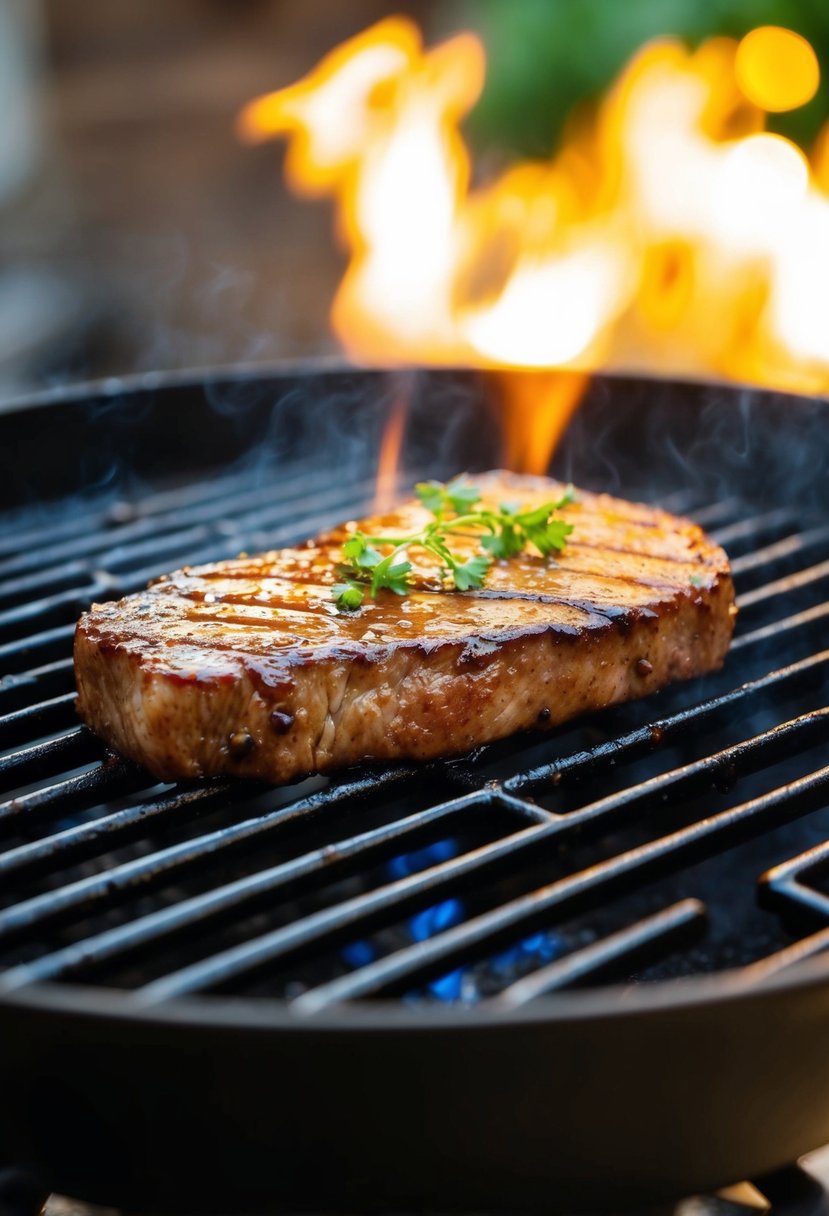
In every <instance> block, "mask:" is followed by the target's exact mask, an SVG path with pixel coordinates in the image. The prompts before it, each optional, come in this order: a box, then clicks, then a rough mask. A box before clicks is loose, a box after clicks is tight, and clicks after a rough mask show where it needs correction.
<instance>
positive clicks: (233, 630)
mask: <svg viewBox="0 0 829 1216" xmlns="http://www.w3.org/2000/svg"><path fill="white" fill-rule="evenodd" d="M476 482H477V483H478V484H479V486H480V488H481V490H482V492H483V494H484V498H485V500H486V501H487V502H488V503H492V504H495V505H497V504H498V503H499V502H501V501H502V500H504V499H506V498H509V499H511V500H519V501H520V502H521V503H522V504H523V505H526V506H527V507H531V506H534V505H538V504H540V503H541V502H544V501H547V500H549V499H551V498H557V497H558V496H559V495H560V493H561V489H562V487H560V486H559V485H558V484H556V483H552V482H549V481H547V480H546V479H543V478H540V479H539V478H529V477H516V476H514V475H511V474H500V473H496V474H488V475H486V476H485V477H481V478H476ZM567 514H568V516H569V518H570V519H571V521H572V523H573V524H574V527H575V531H574V533H573V537H572V540H571V543H569V544H568V546H567V548H566V549H565V551H564V552H563V553H562V554H561V555H560V558H559V560H558V561H557V562H555V563H547V562H545V561H544V560H543V559H541V558H540V557H538V556H533V555H532V554H528V553H524V554H521V555H519V556H518V557H516V558H514V559H512V560H510V561H508V562H500V563H496V564H495V565H494V566H493V567H492V568H491V569H490V572H489V575H488V577H487V584H486V586H485V587H484V588H482V589H481V590H480V591H475V592H466V593H459V592H451V593H439V594H436V593H435V590H434V588H435V584H436V577H437V564H436V562H435V561H434V560H432V558H431V556H430V555H428V554H425V555H424V554H423V553H422V552H421V551H419V550H413V551H412V553H411V554H410V557H411V559H412V561H413V563H414V569H413V571H412V575H413V580H414V586H413V589H412V591H411V593H410V595H408V596H407V597H405V598H404V599H401V598H399V597H397V596H395V595H393V594H391V593H389V592H383V593H381V595H380V596H379V597H378V599H377V601H376V602H375V601H369V602H367V603H366V605H365V606H364V608H363V609H362V610H361V611H360V612H359V613H356V614H342V613H339V612H338V611H337V609H336V606H335V605H334V603H333V600H332V598H331V586H332V584H333V583H334V582H335V581H336V577H337V576H336V573H335V566H336V564H337V562H338V561H339V560H340V557H341V547H342V543H343V542H344V540H346V539H347V538H348V536H349V535H351V534H352V533H353V531H354V530H355V528H356V527H357V526H358V525H356V524H346V525H342V526H340V527H338V528H335V529H333V530H332V531H331V532H329V533H327V534H325V535H323V536H321V537H318V538H316V539H315V540H312V541H308V542H306V543H305V544H303V545H301V546H298V547H296V548H293V549H285V550H282V551H276V552H271V553H267V554H263V555H261V556H260V557H254V558H248V557H243V558H238V559H236V560H235V561H230V562H222V563H219V564H217V565H212V566H205V567H201V568H196V569H185V570H182V571H179V572H177V573H175V574H172V575H167V576H164V577H163V578H161V579H159V580H157V581H156V582H155V583H154V584H152V585H151V587H150V588H149V589H148V590H147V591H144V592H142V593H140V594H138V595H133V596H129V597H127V598H126V599H124V600H121V601H120V602H118V603H110V604H103V605H96V606H94V607H93V610H92V611H91V612H89V613H87V614H86V615H85V616H83V617H82V618H81V620H80V622H79V624H78V629H77V632H76V643H75V660H76V673H77V680H78V691H79V697H78V707H79V710H80V712H81V714H82V716H83V717H84V718H85V720H86V721H87V722H88V723H89V725H90V726H92V728H93V729H95V730H97V731H98V733H99V734H101V735H102V736H103V737H104V738H105V739H106V740H107V742H108V743H110V744H111V745H112V746H114V747H115V748H116V749H117V750H119V751H121V752H122V753H123V754H124V755H126V756H129V757H130V758H132V759H134V760H137V761H139V762H141V763H144V764H145V765H146V766H147V767H148V768H149V769H150V770H151V771H152V772H153V773H154V774H155V775H156V776H159V777H161V778H162V779H165V780H166V779H170V778H179V777H195V776H200V775H213V774H218V773H224V772H234V773H239V774H242V775H246V776H252V777H260V778H264V779H266V780H271V781H285V780H289V779H291V778H293V777H297V776H300V775H304V774H306V773H308V772H313V771H320V770H324V769H327V768H331V767H336V766H339V765H345V764H350V763H353V762H356V761H359V760H363V759H395V758H402V757H408V758H416V759H427V758H433V757H436V756H441V755H450V754H455V753H458V752H462V751H465V750H468V749H470V748H473V747H476V746H479V745H480V744H482V743H485V742H488V741H491V740H493V739H496V738H501V737H504V736H505V735H508V734H511V733H513V732H514V731H516V730H522V729H527V728H530V727H538V726H543V727H545V728H547V727H554V726H556V725H558V724H559V723H561V722H564V721H566V720H567V719H568V718H572V717H573V716H575V715H576V714H579V713H583V712H585V711H588V710H593V709H599V708H602V707H604V706H606V705H609V704H613V703H615V702H619V701H622V700H625V699H628V698H630V697H633V696H640V695H644V694H646V693H649V692H652V691H653V690H654V689H656V688H659V687H660V686H661V685H663V684H665V683H666V682H667V681H669V680H673V679H685V678H689V677H692V676H694V675H698V674H701V673H702V672H705V671H709V670H712V669H714V668H716V667H718V666H720V664H721V663H722V660H723V658H724V655H725V652H726V650H727V647H728V642H729V640H730V637H731V632H732V628H733V615H734V612H735V609H734V593H733V586H732V583H731V578H730V574H729V570H728V562H727V558H726V556H725V554H724V553H723V551H722V549H720V548H718V547H717V546H715V545H713V544H712V543H711V542H710V541H709V540H708V538H707V537H706V536H705V534H704V533H703V532H702V531H701V530H700V529H699V528H698V527H697V526H696V525H694V524H692V523H689V522H688V521H686V520H680V519H677V518H676V517H674V516H671V515H668V514H667V513H665V512H662V511H658V510H655V509H652V508H649V507H643V506H637V505H635V504H629V503H624V502H621V501H620V500H618V499H612V498H609V497H606V496H603V495H592V494H582V495H581V496H580V498H579V501H578V502H577V503H576V504H574V505H573V506H571V507H568V508H567ZM423 518H424V511H423V508H422V507H421V506H420V505H419V504H417V503H407V504H403V505H402V506H401V507H400V508H399V509H398V510H396V511H394V512H392V513H388V512H386V513H385V514H384V515H382V516H380V517H376V518H374V519H370V520H367V521H364V523H362V524H361V525H360V527H362V528H363V529H364V530H365V531H366V532H369V533H371V532H381V531H382V533H383V534H389V533H400V534H404V533H407V532H412V531H415V530H417V529H418V528H419V527H420V526H421V525H422V522H423ZM476 545H477V539H476V538H475V537H458V538H456V539H455V540H454V541H453V549H455V551H456V552H457V553H458V555H459V556H465V555H467V554H468V553H470V552H472V551H473V550H474V549H475V547H476Z"/></svg>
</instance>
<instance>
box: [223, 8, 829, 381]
mask: <svg viewBox="0 0 829 1216" xmlns="http://www.w3.org/2000/svg"><path fill="white" fill-rule="evenodd" d="M484 74H485V63H484V52H483V47H482V45H481V43H480V41H479V40H478V38H477V37H476V36H474V35H472V34H460V35H458V36H456V37H454V38H452V39H450V40H449V41H447V42H444V43H443V44H441V45H439V46H437V47H435V48H433V49H424V48H423V46H422V43H421V38H420V35H419V32H418V30H417V28H416V27H415V26H414V25H413V24H412V23H411V22H409V21H407V20H405V19H402V18H390V19H387V20H384V21H382V22H380V23H379V24H378V25H376V26H374V27H373V28H371V29H369V30H367V31H365V32H364V33H362V34H360V35H359V36H357V37H356V38H353V39H351V40H350V41H349V42H347V43H345V44H343V46H341V47H340V48H338V49H337V50H335V51H333V52H332V53H331V54H330V55H328V56H327V57H326V58H325V59H323V61H322V62H321V63H320V64H319V65H318V67H317V68H316V69H315V70H314V71H312V72H311V73H310V74H309V75H308V76H307V77H306V78H305V79H304V80H302V81H301V82H299V83H298V84H295V85H293V86H291V87H289V88H286V89H282V90H280V91H279V92H276V93H271V94H268V95H266V96H264V97H260V98H258V99H257V100H255V101H253V102H251V103H250V104H249V105H248V106H247V107H245V109H244V110H243V112H242V114H241V115H240V119H239V130H240V133H241V134H242V136H243V137H244V138H247V139H250V140H260V139H263V138H269V137H273V136H284V137H287V139H288V141H289V142H288V151H287V159H286V173H287V176H288V180H289V182H290V184H291V185H292V186H293V187H294V188H295V189H296V190H297V191H299V192H301V193H303V194H306V195H325V194H332V195H334V197H335V198H336V201H337V227H338V233H339V236H340V239H341V240H342V241H343V242H344V244H345V246H346V248H347V250H348V252H349V254H350V261H349V265H348V268H347V271H346V274H345V277H344V279H343V281H342V283H341V285H340V288H339V290H338V292H337V295H336V298H335V300H334V304H333V309H332V321H333V325H334V328H335V331H336V333H337V335H338V336H339V338H340V339H341V341H342V342H343V344H344V345H345V347H346V349H347V351H348V352H349V353H350V354H351V355H353V356H354V357H356V358H358V359H361V360H364V361H367V362H373V361H378V360H382V361H384V362H388V361H401V362H404V361H416V362H421V363H430V364H441V363H454V362H461V363H467V364H469V363H472V364H480V365H485V366H510V367H516V366H519V367H545V368H551V367H565V368H579V369H584V368H595V367H598V366H610V367H614V368H638V369H641V368H647V369H652V370H658V371H663V370H670V371H672V372H677V373H688V374H699V373H704V374H714V375H717V376H720V377H724V378H733V379H739V380H743V381H750V382H757V383H763V384H770V385H775V386H781V387H786V388H794V389H800V390H804V391H813V392H818V391H822V390H825V389H826V388H827V387H829V326H827V324H826V321H825V318H826V315H827V312H829V197H827V195H826V193H825V192H824V189H823V186H825V183H826V181H827V179H829V139H827V138H826V137H825V135H824V137H823V138H821V139H820V140H818V143H817V145H816V151H815V153H814V156H813V159H812V161H811V163H810V161H809V160H808V159H807V157H806V156H805V155H804V153H803V151H802V150H801V149H800V148H798V147H797V146H796V145H795V144H794V143H792V142H791V141H789V140H787V139H785V138H783V137H782V136H779V135H773V134H769V133H768V132H766V131H765V130H764V125H765V119H766V112H767V111H775V110H784V109H787V108H792V107H794V106H796V105H800V104H803V102H805V101H808V100H809V98H810V97H811V96H812V95H813V94H814V92H815V90H816V88H817V85H818V80H819V70H818V66H817V60H816V58H815V56H814V52H813V51H812V48H811V47H810V46H809V44H808V43H807V42H805V40H804V39H802V38H800V37H799V36H798V35H796V34H794V33H792V32H791V31H786V30H781V29H777V28H774V27H765V28H763V29H759V30H754V31H752V32H751V33H750V34H748V35H747V36H746V38H744V39H743V40H742V42H740V43H737V42H735V41H733V40H731V39H726V38H713V39H711V40H709V41H708V42H706V43H704V44H703V45H702V46H701V47H700V48H699V49H698V50H696V51H693V52H690V51H688V50H687V49H686V48H685V47H684V46H683V45H682V44H680V43H679V42H677V41H674V40H668V39H666V40H660V41H657V42H653V43H650V44H648V45H646V46H645V47H644V48H643V49H642V50H640V51H639V53H638V54H637V55H635V56H634V58H633V59H632V60H631V61H630V63H629V64H628V65H627V67H626V68H625V69H624V71H623V72H622V74H621V76H620V77H619V79H618V80H617V81H616V82H615V83H614V84H613V86H612V87H611V88H610V90H609V92H608V93H607V95H606V97H605V98H604V99H603V100H602V101H601V103H600V104H599V105H598V106H597V107H595V108H594V109H593V110H592V111H591V112H590V113H589V114H587V113H583V114H582V115H580V116H576V117H575V118H573V119H572V120H571V122H570V123H569V126H568V129H567V136H566V139H565V141H564V143H563V146H562V148H561V149H560V150H559V151H558V152H557V153H556V155H555V156H553V157H552V158H551V159H550V160H549V161H545V162H524V163H521V164H518V165H516V166H514V167H513V168H511V169H509V170H508V171H506V172H505V173H503V174H502V175H501V176H500V177H498V178H497V179H496V180H495V181H492V182H491V183H489V184H486V185H483V186H481V187H475V188H473V187H472V186H471V165H470V158H469V154H468V152H467V149H466V147H465V145H464V142H463V140H462V138H461V136H460V134H459V129H458V128H459V123H460V121H461V119H462V118H463V116H464V115H465V114H466V113H467V112H468V111H469V110H470V108H471V107H472V106H473V105H474V103H475V101H476V99H477V98H478V96H479V94H480V91H481V89H482V87H483V82H484ZM822 183H823V185H822Z"/></svg>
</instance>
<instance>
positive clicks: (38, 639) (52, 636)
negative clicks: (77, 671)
mask: <svg viewBox="0 0 829 1216" xmlns="http://www.w3.org/2000/svg"><path fill="white" fill-rule="evenodd" d="M74 634H75V625H74V623H73V624H71V625H58V626H57V627H56V628H55V629H45V630H44V631H43V632H42V633H34V634H30V635H29V636H28V637H25V638H21V639H20V640H19V641H16V642H6V643H5V644H4V645H2V646H0V667H2V670H3V671H4V672H7V673H9V674H11V675H15V674H17V673H18V672H20V671H22V670H25V668H26V666H27V664H29V663H31V662H33V661H34V662H36V663H37V664H38V666H40V667H46V666H47V665H48V664H49V661H50V659H51V660H53V661H58V659H59V656H61V655H64V654H66V652H67V651H68V650H69V651H71V648H72V638H73V637H74ZM38 660H40V661H39V662H38ZM65 662H66V663H67V665H68V667H69V669H70V670H71V668H72V660H71V659H66V660H65Z"/></svg>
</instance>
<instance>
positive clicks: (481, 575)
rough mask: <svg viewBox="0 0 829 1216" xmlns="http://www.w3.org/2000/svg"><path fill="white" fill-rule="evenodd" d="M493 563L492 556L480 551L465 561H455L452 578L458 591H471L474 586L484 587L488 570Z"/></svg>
mask: <svg viewBox="0 0 829 1216" xmlns="http://www.w3.org/2000/svg"><path fill="white" fill-rule="evenodd" d="M491 565H492V558H491V557H486V556H485V555H484V554H483V553H480V554H479V555H478V556H477V557H470V558H469V559H468V560H467V561H465V562H455V563H454V564H453V566H452V578H453V579H454V582H455V586H456V587H457V589H458V591H470V590H472V588H473V587H483V585H484V579H485V578H486V576H487V571H488V570H489V567H490V566H491Z"/></svg>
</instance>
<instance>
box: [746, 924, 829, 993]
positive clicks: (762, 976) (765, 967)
mask: <svg viewBox="0 0 829 1216" xmlns="http://www.w3.org/2000/svg"><path fill="white" fill-rule="evenodd" d="M827 949H829V928H827V929H821V930H820V931H819V932H818V933H813V934H812V935H811V936H810V937H804V938H803V940H802V941H799V942H793V943H792V945H791V946H786V947H785V948H784V949H783V950H777V951H775V953H774V954H770V955H768V957H767V958H761V959H758V961H757V962H756V963H749V965H748V966H747V967H744V968H743V970H742V978H743V980H744V982H745V983H746V984H747V985H753V984H761V983H763V981H764V980H767V979H770V978H771V977H772V976H773V975H777V974H778V972H780V971H783V970H784V969H785V968H786V967H793V966H794V964H795V963H800V962H802V961H803V960H804V959H807V958H814V957H815V956H816V955H818V954H823V952H824V951H825V950H827Z"/></svg>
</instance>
